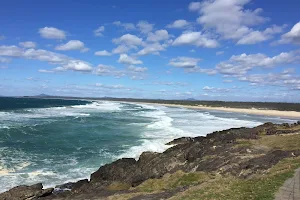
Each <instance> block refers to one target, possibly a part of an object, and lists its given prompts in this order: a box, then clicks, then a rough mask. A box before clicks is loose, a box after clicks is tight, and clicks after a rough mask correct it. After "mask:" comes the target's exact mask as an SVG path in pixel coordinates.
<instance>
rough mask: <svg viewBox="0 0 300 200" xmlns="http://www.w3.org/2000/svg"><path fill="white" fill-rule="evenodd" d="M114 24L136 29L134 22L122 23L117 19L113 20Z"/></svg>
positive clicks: (127, 28)
mask: <svg viewBox="0 0 300 200" xmlns="http://www.w3.org/2000/svg"><path fill="white" fill-rule="evenodd" d="M113 24H114V25H116V26H121V27H123V28H124V29H125V30H127V31H130V30H135V29H136V27H135V25H134V24H133V23H122V22H120V21H115V22H113Z"/></svg>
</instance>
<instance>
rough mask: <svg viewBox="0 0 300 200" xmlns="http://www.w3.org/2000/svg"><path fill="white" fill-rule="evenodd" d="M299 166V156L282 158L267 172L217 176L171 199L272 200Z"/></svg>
mask: <svg viewBox="0 0 300 200" xmlns="http://www.w3.org/2000/svg"><path fill="white" fill-rule="evenodd" d="M299 167H300V158H299V157H298V158H292V159H291V158H289V159H284V160H282V161H281V162H279V163H278V164H277V165H275V166H274V167H273V168H271V169H270V170H269V172H268V173H267V174H265V175H264V174H260V175H256V177H254V178H250V179H247V180H243V179H239V178H235V177H231V176H229V177H221V176H220V177H218V178H216V179H215V180H213V181H210V182H209V184H202V185H198V186H194V187H192V188H190V189H188V190H187V191H185V192H183V193H181V194H179V195H177V196H174V197H172V198H171V199H172V200H185V199H186V200H193V199H195V200H196V199H201V200H211V199H214V200H227V199H228V200H241V199H248V200H273V199H274V195H275V193H276V191H277V190H278V189H279V188H280V186H281V185H283V183H284V181H285V180H287V179H288V178H291V177H292V176H293V174H294V170H295V169H297V168H299Z"/></svg>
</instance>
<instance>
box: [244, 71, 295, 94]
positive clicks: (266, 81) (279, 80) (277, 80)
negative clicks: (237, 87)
mask: <svg viewBox="0 0 300 200" xmlns="http://www.w3.org/2000/svg"><path fill="white" fill-rule="evenodd" d="M238 80H240V81H245V82H249V84H250V85H252V86H256V85H260V86H262V85H272V86H280V87H286V88H288V89H289V90H299V89H300V81H299V80H300V77H299V76H297V75H294V74H293V72H292V71H290V70H284V71H283V72H281V73H268V74H249V75H244V76H240V77H238Z"/></svg>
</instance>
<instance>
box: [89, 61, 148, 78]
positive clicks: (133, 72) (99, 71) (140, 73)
mask: <svg viewBox="0 0 300 200" xmlns="http://www.w3.org/2000/svg"><path fill="white" fill-rule="evenodd" d="M147 70H148V69H147V68H146V67H137V66H134V65H131V66H129V67H128V68H127V69H125V70H119V69H117V68H115V67H113V66H109V65H102V64H100V65H98V66H97V67H95V68H94V70H93V74H96V75H98V76H114V77H116V78H120V77H123V76H129V77H131V78H132V77H133V76H135V79H136V80H140V79H143V77H144V75H145V72H146V71H147Z"/></svg>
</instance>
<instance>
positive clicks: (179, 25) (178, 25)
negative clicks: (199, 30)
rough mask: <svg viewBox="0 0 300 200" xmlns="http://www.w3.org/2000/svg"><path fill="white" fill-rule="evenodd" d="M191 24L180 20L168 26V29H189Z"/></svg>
mask: <svg viewBox="0 0 300 200" xmlns="http://www.w3.org/2000/svg"><path fill="white" fill-rule="evenodd" d="M189 26H190V23H189V22H188V21H186V20H184V19H178V20H176V21H174V22H173V23H171V24H169V25H167V28H188V27H189Z"/></svg>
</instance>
